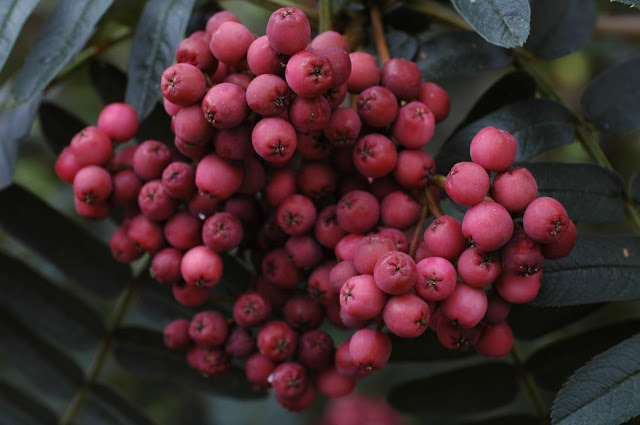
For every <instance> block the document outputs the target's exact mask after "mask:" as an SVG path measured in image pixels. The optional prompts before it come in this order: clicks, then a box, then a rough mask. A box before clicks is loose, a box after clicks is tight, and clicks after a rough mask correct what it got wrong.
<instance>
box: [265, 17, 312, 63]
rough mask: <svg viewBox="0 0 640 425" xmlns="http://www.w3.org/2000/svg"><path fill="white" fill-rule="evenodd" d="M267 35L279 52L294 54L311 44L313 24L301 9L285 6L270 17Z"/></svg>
mask: <svg viewBox="0 0 640 425" xmlns="http://www.w3.org/2000/svg"><path fill="white" fill-rule="evenodd" d="M267 37H268V39H269V43H270V44H271V46H273V48H274V49H275V50H276V51H277V52H278V53H282V54H285V55H293V54H294V53H297V52H299V51H301V50H302V49H304V48H305V47H307V44H309V40H310V39H311V24H310V23H309V19H308V18H307V16H306V15H305V13H304V12H303V11H301V10H300V9H296V8H295V7H283V8H280V9H278V10H276V11H275V12H273V13H272V14H271V17H269V21H268V22H267Z"/></svg>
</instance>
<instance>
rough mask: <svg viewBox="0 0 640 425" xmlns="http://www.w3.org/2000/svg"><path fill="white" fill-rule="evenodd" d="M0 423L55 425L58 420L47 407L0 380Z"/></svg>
mask: <svg viewBox="0 0 640 425" xmlns="http://www.w3.org/2000/svg"><path fill="white" fill-rule="evenodd" d="M0 422H1V423H3V424H20V425H56V424H57V423H58V418H56V414H55V413H54V412H53V410H51V409H50V408H49V407H47V406H45V405H44V404H42V403H40V402H39V401H37V400H36V399H34V398H33V397H32V396H31V395H29V394H27V393H26V392H24V391H22V390H21V389H19V388H18V387H15V386H13V385H11V384H9V383H8V382H5V381H4V380H3V379H0Z"/></svg>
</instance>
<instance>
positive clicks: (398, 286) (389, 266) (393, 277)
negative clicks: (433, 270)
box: [373, 251, 417, 295]
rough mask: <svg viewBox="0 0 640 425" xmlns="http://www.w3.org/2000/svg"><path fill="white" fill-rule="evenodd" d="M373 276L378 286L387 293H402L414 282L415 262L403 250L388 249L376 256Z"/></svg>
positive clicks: (415, 276) (415, 273) (415, 274)
mask: <svg viewBox="0 0 640 425" xmlns="http://www.w3.org/2000/svg"><path fill="white" fill-rule="evenodd" d="M373 277H374V280H375V282H376V285H378V288H380V289H381V290H382V291H384V292H386V293H387V294H391V295H398V294H404V293H405V292H408V291H409V290H410V289H411V288H413V285H414V284H415V282H416V278H417V269H416V263H415V262H414V261H413V258H411V256H409V255H408V254H405V253H404V252H400V251H389V252H387V253H386V254H383V255H382V256H381V257H379V258H378V261H377V262H376V264H375V267H374V269H373Z"/></svg>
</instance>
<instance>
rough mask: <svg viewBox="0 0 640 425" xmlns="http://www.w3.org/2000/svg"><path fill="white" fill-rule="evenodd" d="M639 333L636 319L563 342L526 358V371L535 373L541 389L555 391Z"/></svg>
mask: <svg viewBox="0 0 640 425" xmlns="http://www.w3.org/2000/svg"><path fill="white" fill-rule="evenodd" d="M638 332H640V320H634V321H629V322H625V323H616V324H614V325H609V326H605V327H602V328H599V329H594V330H590V331H588V332H585V333H583V334H580V335H576V336H573V337H570V338H565V339H561V340H559V341H556V342H554V343H553V344H550V345H547V346H545V347H543V348H541V349H540V350H538V351H536V352H535V353H533V354H532V355H531V356H530V357H529V359H527V363H526V365H525V368H526V369H527V370H529V371H530V372H531V373H532V375H533V377H534V378H535V380H536V383H537V384H538V385H539V386H540V387H542V388H544V389H547V390H550V391H554V392H555V391H558V390H559V389H560V387H561V386H562V384H563V383H564V381H566V380H567V378H569V376H570V375H571V374H572V373H573V372H574V371H575V370H576V369H577V368H578V367H580V366H582V365H583V364H584V363H586V362H587V361H588V360H589V359H591V358H592V357H593V356H595V355H596V354H598V353H600V352H602V351H604V350H606V349H608V348H610V347H612V346H614V345H616V344H618V343H619V342H622V341H623V340H625V339H627V338H629V337H632V336H633V335H635V334H637V333H638Z"/></svg>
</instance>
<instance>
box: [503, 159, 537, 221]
mask: <svg viewBox="0 0 640 425" xmlns="http://www.w3.org/2000/svg"><path fill="white" fill-rule="evenodd" d="M492 194H493V199H494V200H495V201H496V202H498V203H499V204H501V205H502V206H503V207H505V208H506V209H507V211H509V212H512V213H514V212H522V211H524V210H525V209H526V208H527V206H528V205H529V204H530V203H531V201H533V200H534V199H536V196H538V184H537V183H536V179H535V178H534V177H533V175H532V174H531V172H530V171H529V170H527V169H526V168H522V167H516V168H514V169H512V170H509V171H505V172H504V173H500V174H498V175H497V176H495V177H494V179H493V189H492Z"/></svg>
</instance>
